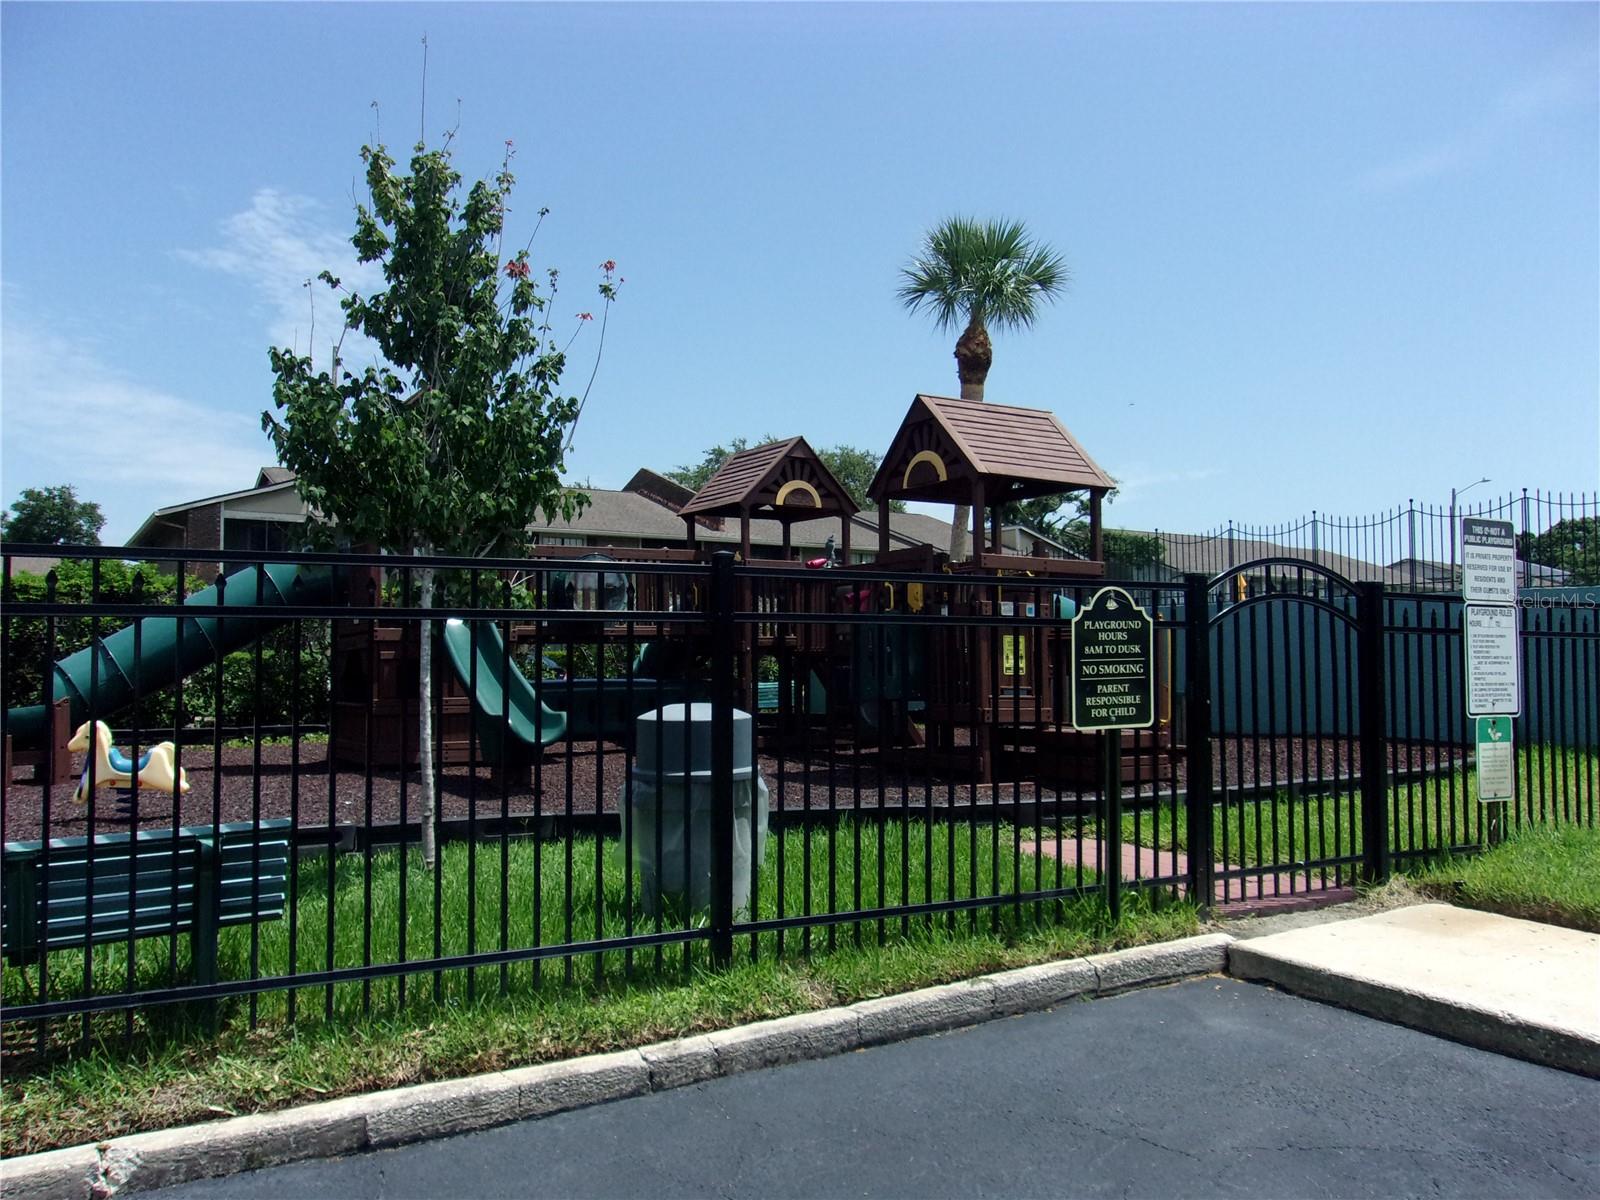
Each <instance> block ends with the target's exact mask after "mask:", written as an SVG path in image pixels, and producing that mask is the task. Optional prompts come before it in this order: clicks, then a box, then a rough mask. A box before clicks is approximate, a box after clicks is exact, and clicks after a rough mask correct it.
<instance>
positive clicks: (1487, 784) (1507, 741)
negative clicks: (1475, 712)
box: [1477, 717, 1516, 803]
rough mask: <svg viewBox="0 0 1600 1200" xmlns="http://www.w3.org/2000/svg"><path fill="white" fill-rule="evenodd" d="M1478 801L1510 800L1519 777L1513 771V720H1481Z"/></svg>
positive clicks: (1486, 718) (1478, 753) (1478, 748)
mask: <svg viewBox="0 0 1600 1200" xmlns="http://www.w3.org/2000/svg"><path fill="white" fill-rule="evenodd" d="M1477 751H1478V752H1477V760H1478V799H1479V800H1480V801H1483V802H1484V803H1487V802H1489V801H1491V800H1510V799H1511V798H1512V791H1513V788H1514V786H1515V780H1516V773H1515V771H1513V769H1512V764H1513V755H1512V750H1511V718H1510V717H1479V718H1478V745H1477Z"/></svg>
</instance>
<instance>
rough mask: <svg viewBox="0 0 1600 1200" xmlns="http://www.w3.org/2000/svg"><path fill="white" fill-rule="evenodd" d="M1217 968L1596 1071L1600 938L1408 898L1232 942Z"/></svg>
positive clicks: (1487, 1045) (1599, 1061)
mask: <svg viewBox="0 0 1600 1200" xmlns="http://www.w3.org/2000/svg"><path fill="white" fill-rule="evenodd" d="M1228 973H1229V974H1231V975H1233V976H1235V977H1237V978H1240V979H1252V980H1261V981H1265V982H1268V983H1273V984H1277V985H1278V986H1280V987H1282V988H1285V989H1287V990H1288V991H1292V992H1297V993H1299V994H1300V995H1303V996H1310V997H1312V998H1314V999H1317V1000H1325V1001H1328V1002H1330V1003H1333V1004H1339V1005H1342V1006H1344V1007H1346V1008H1351V1009H1355V1010H1356V1011H1358V1012H1363V1013H1367V1014H1369V1015H1371V1016H1375V1017H1382V1018H1384V1019H1385V1020H1390V1021H1396V1022H1399V1023H1400V1024H1403V1025H1410V1026H1412V1027H1414V1028H1416V1029H1422V1030H1425V1031H1427V1032H1429V1033H1437V1034H1442V1035H1443V1036H1445V1037H1451V1038H1455V1039H1456V1040H1458V1041H1462V1042H1466V1043H1468V1044H1470V1045H1474V1046H1481V1047H1483V1048H1484V1049H1487V1050H1494V1051H1497V1052H1499V1053H1502V1054H1510V1055H1514V1056H1516V1057H1518V1058H1525V1059H1528V1060H1530V1061H1532V1062H1538V1063H1544V1064H1546V1065H1548V1066H1553V1067H1561V1068H1563V1069H1565V1070H1568V1071H1576V1072H1578V1073H1580V1074H1583V1075H1589V1076H1593V1077H1597V1078H1600V935H1596V934H1592V933H1581V932H1579V931H1577V930H1573V929H1562V928H1560V927H1558V926H1554V925H1541V924H1538V923H1536V922H1533V921H1519V920H1517V919H1515V918H1512V917H1502V916H1499V915H1497V914H1494V913H1485V912H1478V911H1476V910H1473V909H1466V908H1455V907H1452V906H1451V905H1448V904H1418V905H1414V906H1412V907H1410V908H1399V909H1392V910H1390V911H1388V912H1380V913H1376V914H1374V915H1372V916H1367V917H1357V918H1354V919H1352V920H1348V921H1336V922H1332V923H1328V924H1323V925H1317V926H1314V927H1311V928H1305V929H1294V930H1290V931H1288V932H1284V933H1275V934H1269V935H1267V936H1266V937H1260V938H1253V939H1250V940H1248V941H1238V942H1235V943H1233V944H1232V945H1231V946H1229V948H1228Z"/></svg>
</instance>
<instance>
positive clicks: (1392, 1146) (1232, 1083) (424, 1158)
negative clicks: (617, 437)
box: [155, 978, 1600, 1200]
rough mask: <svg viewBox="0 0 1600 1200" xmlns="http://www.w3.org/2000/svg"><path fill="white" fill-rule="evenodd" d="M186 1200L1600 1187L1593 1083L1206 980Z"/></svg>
mask: <svg viewBox="0 0 1600 1200" xmlns="http://www.w3.org/2000/svg"><path fill="white" fill-rule="evenodd" d="M155 1194H156V1195H159V1196H161V1197H164V1198H166V1200H180V1198H182V1197H196V1198H198V1197H270V1198H272V1200H288V1198H297V1197H307V1198H311V1197H335V1198H337V1200H360V1198H364V1197H449V1198H452V1200H455V1198H465V1197H479V1196H483V1197H489V1196H540V1197H589V1196H593V1197H631V1196H639V1197H648V1198H650V1200H660V1198H665V1197H678V1196H686V1197H687V1196H717V1197H723V1196H728V1197H732V1196H750V1197H787V1196H795V1197H811V1196H828V1197H831V1196H869V1197H875V1196H886V1197H899V1196H906V1197H936V1196H960V1197H967V1196H1007V1197H1012V1196H1086V1197H1097V1196H1134V1197H1141V1196H1151V1197H1176V1196H1184V1197H1187V1196H1194V1197H1202V1196H1263V1197H1288V1196H1307V1197H1313V1196H1314V1197H1324V1196H1326V1197H1364V1196H1382V1197H1391V1196H1422V1195H1427V1196H1437V1195H1444V1196H1454V1197H1479V1196H1482V1197H1494V1196H1506V1197H1515V1198H1517V1200H1529V1198H1535V1197H1541V1198H1542V1197H1549V1198H1555V1197H1565V1196H1573V1197H1594V1196H1596V1195H1600V1081H1597V1080H1594V1079H1586V1078H1583V1077H1581V1076H1579V1075H1576V1074H1571V1073H1568V1072H1565V1071H1560V1070H1555V1069H1552V1068H1549V1067H1543V1066H1538V1065H1535V1064H1533V1063H1528V1062H1522V1061H1519V1060H1516V1059H1512V1058H1506V1057H1502V1056H1500V1055H1498V1054H1494V1053H1491V1052H1488V1051H1485V1050H1478V1049H1474V1048H1472V1047H1470V1046H1466V1045H1462V1044H1460V1043H1457V1042H1452V1041H1446V1040H1444V1039H1441V1038H1436V1037H1433V1036H1431V1035H1428V1034H1425V1033H1419V1032H1417V1031H1415V1030H1413V1029H1408V1028H1405V1027H1402V1026H1398V1025H1390V1024H1386V1023H1384V1022H1382V1021H1376V1020H1372V1019H1370V1018H1368V1017H1363V1016H1360V1015H1357V1014H1355V1013H1352V1012H1348V1011H1345V1010H1343V1009H1339V1008H1334V1007H1331V1006H1327V1005H1323V1004H1318V1003H1315V1002H1313V1001H1309V1000H1303V999H1300V998H1298V997H1295V996H1291V995H1288V994H1285V993H1281V992H1278V991H1274V990H1272V989H1270V988H1267V987H1263V986H1260V985H1256V984H1249V983H1241V982H1237V981H1234V980H1225V979H1218V978H1208V979H1201V980H1195V981H1192V982H1189V983H1184V984H1180V985H1177V986H1173V987H1165V988H1155V989H1149V990H1144V991H1137V992H1132V993H1129V994H1127V995H1123V996H1117V997H1113V998H1110V999H1100V1000H1093V1001H1087V1002H1079V1003H1069V1004H1066V1005H1064V1006H1062V1007H1061V1008H1058V1009H1056V1010H1054V1011H1050V1012H1043V1013H1033V1014H1030V1015H1026V1016H1021V1017H1015V1018H1011V1019H1008V1020H1001V1021H992V1022H989V1023H987V1024H984V1025H979V1026H974V1027H971V1028H967V1029H962V1030H957V1031H954V1032H951V1033H947V1034H941V1035H938V1036H935V1037H923V1038H917V1039H913V1040H911V1041H907V1042H900V1043H896V1044H892V1045H886V1046H880V1047H876V1048H873V1049H870V1050H863V1051H858V1052H855V1053H852V1054H845V1055H842V1056H838V1057H834V1058H826V1059H820V1060H816V1061H811V1062H802V1063H796V1064H792V1065H789V1066H783V1067H777V1068H773V1069H769V1070H762V1071H754V1072H750V1073H748V1074H741V1075H734V1076H730V1077H727V1078H720V1079H715V1080H711V1081H709V1082H706V1083H702V1084H698V1085H694V1086H690V1087H683V1088H677V1089H674V1090H671V1091H666V1092H659V1093H655V1094H652V1095H648V1096H641V1097H638V1098H636V1099H631V1100H623V1101H618V1102H616V1103H612V1104H606V1105H601V1106H598V1107H593V1108H586V1109H580V1110H577V1111H572V1112H567V1113H563V1114H560V1115H557V1116H552V1117H547V1118H544V1119H542V1120H537V1121H528V1122H523V1123H520V1124H516V1125H509V1126H504V1127H501V1128H498V1129H492V1130H488V1131H485V1132H481V1133H473V1134H466V1135H463V1136H460V1137H454V1138H447V1139H442V1140H438V1141H433V1142H424V1143H419V1144H416V1145H411V1146H406V1147H402V1148H400V1149H396V1150H386V1151H379V1152H376V1153H371V1154H363V1155H358V1156H354V1157H350V1158H344V1159H334V1160H325V1161H319V1162H305V1163H296V1164H292V1165H289V1166H284V1167H275V1168H271V1169H268V1170H263V1171H257V1172H253V1173H249V1174H244V1175H236V1176H232V1177H229V1178H224V1179H215V1180H208V1181H205V1182H202V1183H195V1184H188V1185H185V1186H183V1187H178V1188H171V1189H167V1190H165V1191H162V1192H158V1193H155Z"/></svg>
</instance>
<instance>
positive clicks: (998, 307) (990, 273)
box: [898, 216, 1068, 329]
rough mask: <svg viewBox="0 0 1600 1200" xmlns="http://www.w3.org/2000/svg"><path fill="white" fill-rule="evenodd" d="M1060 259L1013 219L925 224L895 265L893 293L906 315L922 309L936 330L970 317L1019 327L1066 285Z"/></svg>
mask: <svg viewBox="0 0 1600 1200" xmlns="http://www.w3.org/2000/svg"><path fill="white" fill-rule="evenodd" d="M1067 281H1068V275H1067V267H1066V262H1065V261H1064V260H1063V259H1062V257H1061V255H1060V254H1058V253H1057V252H1056V251H1055V250H1053V249H1052V248H1051V247H1050V246H1048V245H1045V244H1044V243H1041V242H1036V241H1034V239H1033V237H1032V235H1030V234H1029V233H1028V229H1027V226H1026V225H1024V224H1023V223H1022V222H1021V221H1004V220H996V221H978V220H976V219H974V218H972V217H960V216H958V217H951V218H949V219H947V220H945V221H942V222H940V223H939V224H938V225H936V226H935V227H934V228H933V229H930V230H929V231H928V232H927V234H926V235H925V236H924V238H923V244H922V246H921V247H920V248H919V250H918V252H917V254H916V255H915V256H914V257H913V258H912V260H911V261H910V262H909V263H908V264H907V265H906V266H905V267H903V268H902V269H901V272H900V287H899V289H898V295H899V297H900V300H901V302H902V303H904V304H905V306H906V307H907V308H908V309H909V310H910V311H912V312H927V313H929V314H931V315H932V316H933V318H934V321H935V323H936V324H937V325H938V326H939V328H940V329H951V328H959V327H960V326H962V325H964V324H965V323H966V322H967V321H968V320H970V319H971V318H973V317H977V318H979V319H980V320H981V321H982V322H983V323H984V324H985V325H993V326H994V327H995V328H997V329H1004V328H1026V327H1027V326H1029V325H1031V324H1033V321H1034V319H1035V317H1037V315H1038V311H1039V306H1040V302H1041V301H1044V300H1053V299H1055V298H1056V296H1058V295H1059V294H1060V293H1061V292H1062V291H1063V290H1064V289H1065V287H1066V285H1067Z"/></svg>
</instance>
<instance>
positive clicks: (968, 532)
mask: <svg viewBox="0 0 1600 1200" xmlns="http://www.w3.org/2000/svg"><path fill="white" fill-rule="evenodd" d="M993 363H994V348H993V347H992V346H991V345H990V343H989V331H988V329H986V328H985V327H984V324H983V320H982V319H981V318H980V317H978V316H977V315H974V316H973V317H972V318H971V320H969V321H968V322H967V327H966V328H965V329H964V330H962V332H961V336H960V337H959V338H958V339H956V377H957V378H958V379H959V380H960V381H961V398H962V399H963V400H976V401H978V402H979V403H980V404H981V403H982V402H983V384H984V381H985V380H986V379H988V378H989V368H990V366H991V365H993ZM950 557H951V559H952V560H957V561H959V560H961V559H965V558H971V557H972V509H971V507H970V506H969V505H966V504H958V505H956V510H955V512H954V513H953V514H951V517H950Z"/></svg>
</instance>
